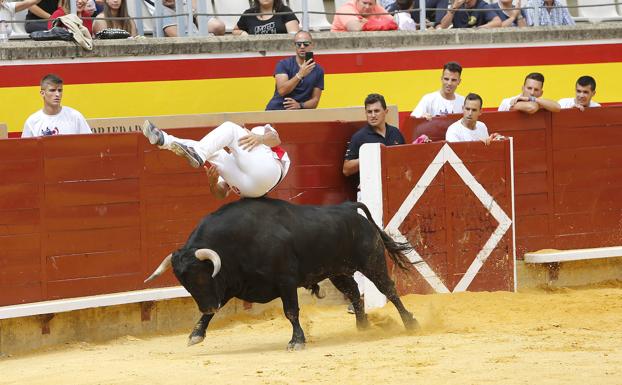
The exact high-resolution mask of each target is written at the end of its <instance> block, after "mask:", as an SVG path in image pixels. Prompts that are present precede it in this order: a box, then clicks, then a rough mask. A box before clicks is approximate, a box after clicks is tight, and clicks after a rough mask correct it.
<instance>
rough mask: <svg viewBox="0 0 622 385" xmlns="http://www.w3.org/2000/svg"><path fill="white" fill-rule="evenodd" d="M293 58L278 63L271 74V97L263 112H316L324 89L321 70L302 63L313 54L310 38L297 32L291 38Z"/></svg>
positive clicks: (313, 65) (316, 66)
mask: <svg viewBox="0 0 622 385" xmlns="http://www.w3.org/2000/svg"><path fill="white" fill-rule="evenodd" d="M294 45H295V46H296V55H295V56H290V57H288V58H286V59H283V60H281V61H279V62H278V63H277V65H276V69H275V70H274V81H275V82H276V85H275V87H274V96H273V97H272V99H270V101H269V102H268V105H267V106H266V110H302V109H303V108H307V109H312V108H316V107H317V105H318V103H319V102H320V97H321V96H322V90H323V89H324V69H323V68H322V66H320V65H319V64H317V63H316V62H315V60H313V59H309V60H305V55H306V54H307V52H313V40H312V38H311V34H310V33H309V32H306V31H299V32H298V33H297V34H296V35H295V36H294Z"/></svg>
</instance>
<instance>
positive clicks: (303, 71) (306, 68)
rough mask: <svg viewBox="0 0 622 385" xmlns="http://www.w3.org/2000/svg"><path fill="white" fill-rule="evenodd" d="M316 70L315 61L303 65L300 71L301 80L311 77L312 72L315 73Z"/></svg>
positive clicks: (311, 60)
mask: <svg viewBox="0 0 622 385" xmlns="http://www.w3.org/2000/svg"><path fill="white" fill-rule="evenodd" d="M314 68H315V60H313V59H309V60H307V61H305V62H304V63H302V65H301V66H300V70H299V71H298V75H299V76H300V77H301V78H304V77H305V76H307V75H309V74H310V73H311V71H313V69H314Z"/></svg>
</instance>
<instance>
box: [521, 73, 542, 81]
mask: <svg viewBox="0 0 622 385" xmlns="http://www.w3.org/2000/svg"><path fill="white" fill-rule="evenodd" d="M527 79H531V80H535V81H537V82H540V83H542V84H544V75H542V74H541V73H540V72H532V73H530V74H529V75H527V76H525V81H524V82H523V84H525V83H527Z"/></svg>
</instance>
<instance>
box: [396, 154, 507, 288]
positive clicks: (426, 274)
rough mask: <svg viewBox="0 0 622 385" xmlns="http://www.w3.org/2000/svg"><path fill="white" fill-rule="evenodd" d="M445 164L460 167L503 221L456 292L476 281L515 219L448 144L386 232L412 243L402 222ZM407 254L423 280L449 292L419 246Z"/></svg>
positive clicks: (467, 183) (401, 207)
mask: <svg viewBox="0 0 622 385" xmlns="http://www.w3.org/2000/svg"><path fill="white" fill-rule="evenodd" d="M445 163H449V164H450V165H451V166H452V167H453V169H454V170H456V173H458V175H459V176H460V178H461V179H462V180H463V181H464V183H465V184H466V185H467V187H469V188H470V189H471V191H473V193H474V194H475V196H476V197H477V199H479V200H480V202H482V204H483V205H484V207H485V208H486V209H487V210H488V211H489V212H490V214H492V216H493V217H494V218H495V219H496V220H497V222H499V225H498V226H497V228H496V229H495V230H494V231H493V232H492V234H491V235H490V238H488V241H486V243H485V244H484V246H483V247H482V249H481V250H480V251H479V253H478V254H477V256H476V257H475V258H474V259H473V262H472V263H471V265H470V266H469V268H468V269H467V271H466V273H465V274H464V276H463V277H462V279H461V280H460V282H458V284H457V285H456V287H454V290H453V292H454V293H455V292H460V291H465V290H466V289H467V288H468V287H469V285H470V284H471V282H473V279H474V278H475V275H476V274H477V273H478V272H479V270H480V269H481V267H482V266H483V265H484V262H486V260H487V259H488V257H489V256H490V253H492V250H494V248H495V247H496V246H497V244H498V243H499V241H500V240H501V238H503V235H504V234H505V233H506V232H507V231H508V229H509V228H510V225H511V224H512V220H511V219H510V217H508V216H507V214H506V213H505V212H504V211H503V209H502V208H501V207H500V206H499V205H498V204H497V202H495V200H494V199H493V198H492V196H491V195H490V194H488V192H487V191H486V189H484V187H483V186H482V185H481V184H480V183H479V182H478V181H477V180H476V179H475V177H474V176H473V174H471V172H470V171H469V170H468V169H467V168H466V167H465V166H464V164H463V162H462V160H460V158H459V157H458V155H457V154H456V153H455V152H454V150H452V149H451V147H449V145H448V144H445V145H444V146H443V147H442V148H441V150H440V151H439V152H438V154H437V155H436V157H435V158H434V160H433V161H432V163H431V164H430V165H429V166H428V168H427V169H426V170H425V172H424V173H423V175H422V176H421V178H419V181H417V184H415V187H414V188H413V189H412V190H411V191H410V193H409V194H408V196H407V197H406V199H404V202H402V205H401V206H400V208H399V209H398V210H397V212H396V213H395V215H393V218H391V220H390V221H389V223H388V224H387V226H386V228H385V231H386V232H387V233H388V234H389V235H391V236H392V237H393V239H395V240H396V241H398V242H408V240H407V239H406V237H405V236H404V235H403V234H402V233H401V232H400V230H399V227H400V226H401V224H402V222H404V219H406V216H408V214H409V213H410V211H411V210H412V209H413V207H415V204H416V203H417V201H418V200H419V198H421V196H422V195H423V193H424V192H425V190H426V189H427V188H428V186H429V185H430V183H431V182H432V180H433V179H434V178H435V177H436V175H437V174H438V172H439V171H440V170H441V168H442V167H443V165H444V164H445ZM407 257H408V258H409V259H410V261H411V262H418V263H417V264H415V268H416V269H417V271H418V272H419V274H421V276H422V277H423V279H425V280H426V282H428V284H430V286H432V288H433V289H434V290H435V291H436V292H438V293H449V289H448V288H447V286H445V284H444V283H443V282H442V281H441V279H440V278H439V277H438V276H437V275H436V273H434V271H433V270H432V268H431V267H430V266H429V265H428V264H427V263H426V262H425V261H424V260H423V258H421V255H419V253H418V252H417V251H416V250H415V249H413V251H412V252H410V253H408V254H407Z"/></svg>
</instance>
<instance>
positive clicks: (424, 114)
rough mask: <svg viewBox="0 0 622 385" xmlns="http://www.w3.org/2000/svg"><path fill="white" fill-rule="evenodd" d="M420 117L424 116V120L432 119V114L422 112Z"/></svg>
mask: <svg viewBox="0 0 622 385" xmlns="http://www.w3.org/2000/svg"><path fill="white" fill-rule="evenodd" d="M421 117H422V118H424V119H425V120H432V118H433V116H432V114H428V113H427V112H424V113H423V115H421Z"/></svg>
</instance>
